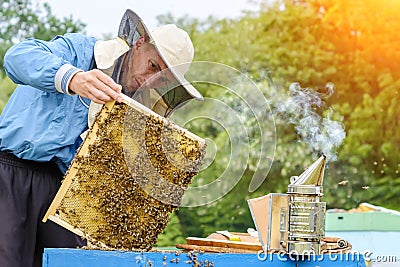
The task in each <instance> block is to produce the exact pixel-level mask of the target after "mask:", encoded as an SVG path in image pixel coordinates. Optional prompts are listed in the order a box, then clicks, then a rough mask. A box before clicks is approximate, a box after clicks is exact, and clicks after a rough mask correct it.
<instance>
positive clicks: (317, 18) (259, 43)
mask: <svg viewBox="0 0 400 267" xmlns="http://www.w3.org/2000/svg"><path fill="white" fill-rule="evenodd" d="M0 3H1V4H0V5H1V7H2V8H1V9H0V61H1V63H2V58H3V56H4V53H5V51H6V49H7V48H8V47H9V46H10V45H11V44H12V43H16V42H18V41H20V40H22V39H23V38H26V37H32V36H33V37H38V38H42V39H50V38H52V37H53V36H54V35H55V34H63V33H65V32H72V31H83V29H84V25H83V24H82V23H81V22H80V21H77V20H74V19H72V18H64V19H61V20H60V19H58V18H55V17H54V16H52V15H51V10H50V8H49V7H48V6H47V5H43V6H40V5H38V6H33V5H32V4H31V2H30V1H28V0H24V1H7V0H1V2H0ZM399 8H400V2H398V0H352V1H348V0H335V1H330V0H281V1H276V2H275V3H273V4H270V3H269V2H265V3H261V5H260V6H259V11H257V12H247V13H243V15H242V16H241V17H238V18H236V19H229V20H228V19H226V20H216V19H214V18H212V17H210V18H209V19H207V20H206V21H199V20H197V19H194V18H190V17H182V18H174V17H172V16H171V15H170V14H165V15H162V16H159V18H158V19H159V22H160V24H163V23H167V22H174V23H176V24H178V25H179V26H181V27H183V28H185V29H186V30H188V32H189V33H190V35H191V37H192V39H193V42H194V44H195V50H196V58H195V60H205V61H214V62H220V63H224V64H227V65H229V66H232V67H234V68H236V69H238V70H241V71H244V72H246V74H247V75H248V76H249V77H251V78H252V79H253V80H254V81H255V82H256V84H257V85H258V86H259V87H260V88H261V89H262V90H263V91H264V93H265V95H266V96H267V97H272V96H274V95H273V94H272V93H271V92H274V93H276V94H279V95H281V96H284V95H285V94H287V91H288V87H289V85H290V84H291V83H292V82H300V83H301V85H302V87H308V88H315V90H319V89H320V88H324V87H325V85H326V84H327V83H328V82H332V83H334V84H335V88H336V90H335V93H334V94H333V95H332V96H331V97H330V98H329V99H327V100H326V107H331V108H333V110H334V111H335V114H336V115H335V116H336V117H335V119H336V120H338V121H340V122H341V123H343V125H344V128H345V131H346V134H347V135H346V138H345V140H344V142H343V144H342V145H341V146H340V147H339V148H338V151H337V152H338V160H337V161H336V162H331V163H329V165H328V167H327V170H326V172H325V181H324V192H325V196H324V200H325V201H326V202H327V205H328V208H344V209H350V208H353V207H356V206H357V205H358V204H359V203H361V202H370V203H372V204H375V205H382V206H385V207H387V208H393V209H398V210H399V209H400V201H399V197H398V196H399V195H400V174H399V171H400V155H399V153H398V151H399V149H400V131H399V116H400V101H399V100H400V94H399V91H400V50H399V47H400V35H399V34H398V33H399V32H400V24H399V23H398V14H397V12H398V10H399ZM1 65H2V64H1ZM265 73H269V75H270V76H271V77H272V78H273V81H274V86H271V83H270V82H269V80H268V79H267V78H266V75H265ZM0 74H1V75H2V78H1V81H0V105H1V108H2V107H3V106H4V104H5V103H6V101H7V99H8V97H9V95H10V93H11V92H12V90H13V89H14V87H15V86H14V85H13V84H12V83H11V82H10V81H9V80H8V79H7V78H6V77H5V76H4V71H3V69H2V66H1V67H0ZM200 89H202V90H203V94H204V95H205V96H206V97H211V98H212V97H214V96H215V95H217V94H220V92H218V90H206V88H200ZM326 110H327V108H325V109H323V110H321V111H320V113H321V116H326ZM276 126H277V148H276V153H275V158H274V162H273V165H272V168H271V171H270V172H269V174H268V177H267V180H266V182H265V183H264V184H263V185H262V186H261V187H260V188H259V189H258V190H257V191H255V192H253V193H249V192H248V185H249V181H250V179H251V177H252V175H253V173H254V169H253V168H252V167H251V166H248V168H247V169H246V172H245V175H244V177H243V178H242V179H241V181H240V182H239V184H238V185H237V186H235V187H234V189H233V190H232V191H231V192H230V193H229V194H227V195H226V196H225V197H224V198H222V199H220V200H218V201H216V202H214V203H212V204H210V205H207V206H202V207H197V208H180V209H179V210H178V211H177V212H176V213H175V214H173V216H172V218H171V221H170V224H169V225H168V227H167V229H166V230H165V232H164V233H163V234H162V235H161V236H160V238H159V242H158V245H160V246H165V245H173V244H174V243H177V242H184V237H186V236H199V237H204V236H207V235H209V234H210V233H212V232H214V231H216V230H224V229H228V230H230V231H246V229H247V228H248V227H253V223H252V220H251V217H250V214H249V210H248V207H247V202H246V200H247V199H249V198H253V197H257V196H260V195H264V194H267V193H270V192H286V189H287V184H288V182H289V178H290V176H292V175H298V174H300V173H301V172H302V171H303V170H304V169H305V168H306V167H307V166H309V165H310V164H311V163H312V162H313V161H314V159H315V158H313V155H312V152H311V151H310V150H309V149H308V147H307V146H306V145H305V144H304V143H303V142H301V138H300V137H299V135H298V134H297V133H296V131H295V129H294V127H295V125H292V124H288V123H286V122H285V121H284V120H279V119H277V120H276ZM194 127H195V131H194V132H196V134H198V135H200V136H202V135H203V134H204V135H205V136H210V133H211V132H212V131H213V125H206V126H203V127H198V126H197V128H196V126H194ZM214 137H215V141H216V142H217V145H221V146H223V145H224V143H225V142H226V140H225V138H224V137H222V136H219V135H218V134H217V135H216V136H214ZM218 164H219V163H218V160H216V161H215V162H214V163H213V164H212V165H211V166H210V168H208V169H207V171H204V172H202V173H200V174H199V175H198V177H197V178H196V179H200V180H205V181H207V179H210V177H211V178H212V177H217V176H218V175H219V173H220V171H221V166H219V165H218ZM343 181H344V182H343Z"/></svg>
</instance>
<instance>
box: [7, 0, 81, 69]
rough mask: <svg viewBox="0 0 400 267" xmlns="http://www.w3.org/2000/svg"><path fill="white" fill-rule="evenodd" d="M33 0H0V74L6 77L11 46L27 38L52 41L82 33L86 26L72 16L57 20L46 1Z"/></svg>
mask: <svg viewBox="0 0 400 267" xmlns="http://www.w3.org/2000/svg"><path fill="white" fill-rule="evenodd" d="M34 3H35V2H34V1H31V0H17V1H16V0H1V1H0V76H4V75H5V73H4V68H3V58H4V54H5V52H6V51H7V49H8V48H10V47H11V46H12V45H13V44H15V43H17V42H20V41H22V40H23V39H25V38H29V37H33V38H38V39H42V40H50V39H51V38H53V37H54V36H56V35H58V34H60V35H62V34H64V33H67V32H79V31H82V30H83V29H84V27H85V24H83V23H82V22H81V21H79V20H74V19H73V18H72V16H70V17H68V18H63V19H58V18H57V17H55V16H54V15H53V14H52V13H51V8H50V6H49V5H48V4H47V3H44V4H39V3H37V4H34Z"/></svg>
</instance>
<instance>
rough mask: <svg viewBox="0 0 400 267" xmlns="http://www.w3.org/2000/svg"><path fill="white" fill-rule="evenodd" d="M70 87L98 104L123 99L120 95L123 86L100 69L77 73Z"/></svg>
mask: <svg viewBox="0 0 400 267" xmlns="http://www.w3.org/2000/svg"><path fill="white" fill-rule="evenodd" d="M69 89H70V90H71V91H73V92H74V93H76V94H78V95H80V96H82V97H86V98H89V99H90V100H92V101H94V102H95V103H98V104H105V103H106V102H109V101H111V100H117V101H118V102H121V101H122V99H121V97H120V96H119V94H120V93H121V86H120V85H119V84H117V83H115V82H114V80H113V79H111V78H110V77H109V76H107V75H106V74H104V73H103V72H102V71H100V70H98V69H94V70H90V71H86V72H78V73H76V74H75V75H74V76H73V77H72V79H71V81H70V83H69Z"/></svg>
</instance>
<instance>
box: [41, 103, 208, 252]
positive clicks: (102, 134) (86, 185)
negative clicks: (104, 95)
mask: <svg viewBox="0 0 400 267" xmlns="http://www.w3.org/2000/svg"><path fill="white" fill-rule="evenodd" d="M205 147H206V145H205V141H204V140H203V139H201V138H199V137H197V136H195V135H193V134H191V133H190V132H188V131H185V130H184V129H182V128H180V127H179V126H177V125H175V124H174V123H172V122H170V121H168V120H166V119H164V118H162V117H160V116H155V115H153V114H149V113H146V112H141V110H137V109H135V108H132V107H130V106H128V105H126V104H123V103H112V104H109V103H107V104H106V105H105V106H104V107H103V109H102V111H101V112H100V114H99V115H98V117H97V118H96V122H95V123H94V125H93V127H92V128H91V130H90V132H89V134H88V136H87V137H86V139H85V141H84V143H83V144H82V146H81V147H80V149H79V151H78V153H77V155H76V157H75V159H74V161H73V162H72V164H71V167H70V168H69V170H68V172H67V174H66V176H65V178H64V181H63V184H62V186H61V188H60V190H59V192H58V194H57V196H56V198H55V199H54V201H53V203H52V205H51V207H50V208H49V211H48V214H49V219H50V220H53V221H55V222H56V223H59V224H60V225H62V226H64V227H66V228H67V229H70V230H71V229H73V230H74V232H75V233H77V234H79V235H81V236H83V237H85V238H87V239H88V241H89V242H90V244H92V246H93V245H95V246H98V248H105V249H123V250H150V249H151V248H152V247H153V245H154V244H155V243H156V241H157V236H158V235H159V234H160V233H161V232H162V231H163V230H164V229H165V227H166V226H167V223H168V221H169V216H170V213H171V212H172V211H173V210H174V209H175V208H177V207H178V206H179V204H180V203H181V200H182V197H183V194H184V192H185V190H186V189H187V187H188V186H189V184H190V183H191V180H192V178H193V177H194V176H195V175H196V174H197V173H198V169H199V167H200V166H201V164H202V161H203V157H204V154H205Z"/></svg>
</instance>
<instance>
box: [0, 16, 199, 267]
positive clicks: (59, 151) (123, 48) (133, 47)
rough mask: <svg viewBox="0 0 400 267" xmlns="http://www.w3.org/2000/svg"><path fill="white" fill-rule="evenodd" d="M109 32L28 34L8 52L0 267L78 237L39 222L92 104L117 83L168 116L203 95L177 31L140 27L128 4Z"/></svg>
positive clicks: (35, 261)
mask: <svg viewBox="0 0 400 267" xmlns="http://www.w3.org/2000/svg"><path fill="white" fill-rule="evenodd" d="M118 36H119V37H118V38H117V39H115V40H109V41H98V40H97V39H95V38H93V37H87V36H83V35H81V34H66V35H64V36H57V37H55V38H54V39H53V40H51V41H42V40H36V39H28V40H25V41H23V42H21V43H19V44H17V45H14V46H13V47H11V48H10V49H9V50H8V51H7V53H6V55H5V58H4V67H5V70H6V72H7V75H8V76H9V77H10V78H11V80H13V81H14V82H15V83H17V84H19V85H18V86H17V88H16V89H15V91H14V93H13V94H12V96H11V97H10V99H9V101H8V103H7V105H6V107H5V108H4V110H3V113H2V114H1V116H0V214H1V219H0V236H1V238H0V266H7V267H29V266H37V267H39V266H42V252H43V248H44V247H77V246H82V245H83V244H84V242H83V241H82V240H80V238H79V237H77V236H75V235H74V234H72V233H71V232H69V231H68V230H65V229H64V228H62V227H61V226H58V225H56V224H55V223H53V222H51V221H48V222H46V223H42V222H41V220H42V218H43V216H44V214H45V212H46V210H47V208H48V207H49V206H50V203H51V201H52V199H53V198H54V196H55V194H56V192H57V190H58V188H59V186H60V184H61V179H62V177H63V175H64V173H65V172H66V170H67V169H68V167H69V165H70V163H71V161H72V159H73V158H74V155H75V153H76V151H77V148H78V147H79V146H80V144H81V143H82V137H81V134H82V133H83V132H85V131H86V130H87V129H88V113H89V112H88V111H89V107H90V106H91V104H92V107H94V106H95V105H96V104H97V105H101V104H104V103H106V102H108V101H111V100H117V101H121V96H120V93H121V91H122V93H124V94H126V95H129V96H131V97H133V98H135V99H136V100H137V101H139V102H142V104H144V105H146V106H148V107H149V108H152V109H153V110H154V111H156V112H157V113H159V114H160V115H163V116H169V115H170V114H171V113H172V112H173V111H174V110H175V109H176V108H178V107H180V106H181V105H183V104H184V103H186V102H187V101H189V100H190V99H202V96H201V94H200V93H199V92H198V91H197V90H196V89H195V88H194V87H193V86H192V85H191V84H190V83H189V82H187V81H186V79H185V78H184V74H185V73H186V71H187V70H188V67H189V65H190V63H191V62H192V60H193V56H194V49H193V44H192V42H191V40H190V37H189V35H188V34H187V33H186V32H185V31H184V30H182V29H180V28H178V27H177V26H175V25H172V24H170V25H165V26H161V27H157V28H155V29H153V30H152V31H148V30H147V29H146V27H145V25H144V24H143V23H142V22H141V20H140V18H139V17H138V16H137V15H136V14H135V13H134V12H132V11H131V10H127V11H126V13H125V14H124V16H123V18H122V21H121V24H120V28H119V33H118ZM94 103H96V104H94ZM93 109H94V110H95V109H96V108H93Z"/></svg>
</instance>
